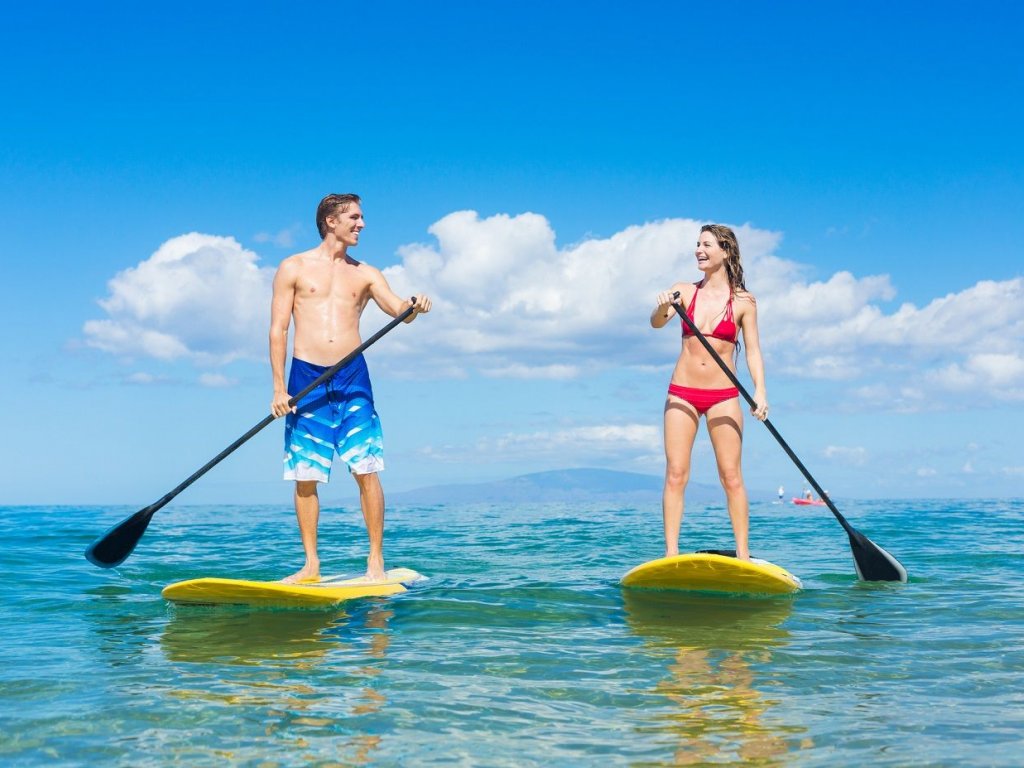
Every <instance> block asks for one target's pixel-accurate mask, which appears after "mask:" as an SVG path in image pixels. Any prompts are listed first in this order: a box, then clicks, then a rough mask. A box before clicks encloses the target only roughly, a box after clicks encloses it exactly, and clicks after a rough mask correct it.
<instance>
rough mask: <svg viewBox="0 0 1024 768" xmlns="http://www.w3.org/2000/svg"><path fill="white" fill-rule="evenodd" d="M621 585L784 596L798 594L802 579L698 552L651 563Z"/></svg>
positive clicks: (768, 567) (755, 562) (762, 564)
mask: <svg viewBox="0 0 1024 768" xmlns="http://www.w3.org/2000/svg"><path fill="white" fill-rule="evenodd" d="M622 586H624V587H636V588H640V589H678V590H688V591H693V592H735V593H737V594H748V595H783V594H788V593H790V592H796V591H798V590H799V589H800V588H801V587H802V586H803V585H802V584H801V583H800V579H798V578H797V577H796V576H794V575H793V574H791V573H790V572H789V571H787V570H786V569H785V568H780V567H779V566H777V565H773V564H772V563H769V562H768V561H767V560H758V559H754V560H753V561H752V562H749V563H748V562H746V561H744V560H737V559H736V558H735V557H728V556H726V555H718V554H711V553H706V552H695V553H694V554H690V555H674V556H673V557H663V558H661V559H659V560H651V561H650V562H648V563H643V564H642V565H638V566H637V567H636V568H634V569H633V570H631V571H630V572H629V573H627V574H626V575H625V576H623V577H622Z"/></svg>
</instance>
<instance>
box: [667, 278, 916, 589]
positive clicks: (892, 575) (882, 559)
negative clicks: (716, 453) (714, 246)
mask: <svg viewBox="0 0 1024 768" xmlns="http://www.w3.org/2000/svg"><path fill="white" fill-rule="evenodd" d="M673 296H674V298H675V299H676V301H673V302H672V307H673V309H675V311H676V314H677V315H679V317H680V318H681V319H682V321H683V322H684V323H686V327H687V328H689V329H690V330H691V331H693V334H694V335H695V336H696V337H697V338H698V339H699V340H700V343H701V344H703V345H704V349H706V350H707V351H708V353H709V354H710V355H711V357H713V358H714V359H715V362H716V363H718V365H719V367H721V369H722V370H723V371H724V372H725V375H726V376H728V377H729V380H730V381H731V382H732V383H733V385H734V386H735V387H736V388H737V389H738V390H739V391H740V394H741V395H743V398H744V399H745V400H746V401H747V403H749V404H750V407H751V408H756V403H754V398H752V397H751V396H750V393H749V392H747V390H746V388H745V387H744V386H743V385H742V384H741V383H740V380H739V379H737V378H736V375H735V374H734V373H733V372H732V371H731V370H729V366H727V365H726V364H725V361H724V360H722V358H721V357H719V355H718V353H717V352H715V350H714V348H713V347H712V346H711V344H710V343H708V340H707V339H706V338H704V334H703V333H701V332H700V329H699V328H697V324H696V323H694V322H693V320H691V319H690V318H689V316H688V315H687V314H686V311H685V310H684V309H683V308H682V307H681V306H679V304H678V303H677V302H678V299H679V291H676V292H675V293H674V294H673ZM763 424H764V425H765V426H766V427H768V431H769V432H771V433H772V437H774V438H775V439H776V440H777V441H778V442H779V445H781V446H782V450H784V451H785V452H786V453H787V454H788V455H789V458H791V459H792V460H793V463H794V464H796V466H797V469H799V470H800V471H801V472H802V473H803V475H804V477H806V478H807V482H809V483H810V484H811V487H812V488H814V490H815V491H817V492H818V496H819V497H820V498H821V500H822V501H824V502H825V504H826V505H827V506H828V508H829V509H830V510H831V512H832V514H833V515H835V516H836V520H838V521H839V524H840V525H841V526H843V530H845V531H846V535H847V536H849V537H850V549H851V550H852V551H853V564H854V566H855V567H856V569H857V577H858V578H860V579H861V580H862V581H906V580H907V569H906V568H904V567H903V565H902V564H901V563H900V561H899V560H897V559H896V558H895V557H893V556H892V555H890V554H889V553H888V552H886V551H885V550H884V549H882V548H881V547H880V546H878V545H877V544H875V543H874V542H873V541H871V539H869V538H868V537H867V536H865V535H864V534H862V533H861V532H860V531H858V530H857V529H856V528H854V527H853V526H852V525H850V523H849V522H847V520H846V518H845V517H843V516H842V515H841V514H840V513H839V510H838V509H836V507H835V505H834V504H833V503H832V500H831V499H830V498H829V497H828V495H827V494H826V493H825V492H824V491H823V490H822V489H821V486H820V485H818V482H817V480H815V479H814V478H813V477H811V473H810V472H808V471H807V467H805V466H804V464H803V462H802V461H800V459H799V458H797V455H796V454H795V453H793V449H792V448H790V447H789V444H788V443H786V441H785V440H783V439H782V435H780V434H779V432H778V430H777V429H775V427H774V425H773V424H772V423H771V422H770V421H769V420H768V419H765V420H764V422H763Z"/></svg>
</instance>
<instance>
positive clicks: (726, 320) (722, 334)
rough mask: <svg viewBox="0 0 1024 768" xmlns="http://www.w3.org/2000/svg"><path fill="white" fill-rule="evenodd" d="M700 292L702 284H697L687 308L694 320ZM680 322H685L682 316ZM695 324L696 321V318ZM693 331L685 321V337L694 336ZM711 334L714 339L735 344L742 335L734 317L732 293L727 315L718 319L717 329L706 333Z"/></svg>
mask: <svg viewBox="0 0 1024 768" xmlns="http://www.w3.org/2000/svg"><path fill="white" fill-rule="evenodd" d="M699 292H700V284H699V283H697V284H696V285H695V288H694V291H693V298H692V299H691V300H690V306H688V307H687V308H686V316H687V317H688V318H690V319H691V320H693V310H694V307H695V306H696V305H697V294H698V293H699ZM679 322H680V323H683V320H682V318H680V319H679ZM694 324H696V321H695V320H694ZM693 335H694V333H693V331H691V330H690V326H688V325H687V324H686V323H683V338H686V337H687V336H693ZM704 335H705V336H710V337H711V338H713V339H720V340H722V341H728V342H729V343H730V344H735V343H736V339H737V337H739V335H740V329H739V328H738V327H737V325H736V321H735V320H733V317H732V295H731V294H730V295H729V301H727V302H726V304H725V316H724V317H723V318H722V319H721V320H719V321H718V325H716V326H715V330H713V331H712V332H711V333H706V334H704Z"/></svg>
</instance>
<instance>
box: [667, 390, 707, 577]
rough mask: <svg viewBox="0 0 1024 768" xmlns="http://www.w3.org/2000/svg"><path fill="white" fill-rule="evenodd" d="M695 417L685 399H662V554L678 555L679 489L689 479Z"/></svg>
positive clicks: (680, 505) (695, 425) (695, 432)
mask: <svg viewBox="0 0 1024 768" xmlns="http://www.w3.org/2000/svg"><path fill="white" fill-rule="evenodd" d="M699 418H700V417H699V416H698V415H697V411H696V409H694V407H693V406H692V405H690V404H689V403H687V402H686V401H685V400H681V399H680V398H678V397H672V396H670V397H669V398H668V400H666V401H665V489H664V491H663V493H662V497H661V514H662V519H663V521H664V525H665V557H671V556H672V555H678V554H679V526H680V525H681V524H682V522H683V492H684V490H685V489H686V481H687V480H689V479H690V452H691V451H692V450H693V439H694V437H695V436H696V435H697V423H698V421H699Z"/></svg>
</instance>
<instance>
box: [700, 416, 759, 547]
mask: <svg viewBox="0 0 1024 768" xmlns="http://www.w3.org/2000/svg"><path fill="white" fill-rule="evenodd" d="M707 420H708V434H709V435H710V436H711V446H712V447H713V448H714V449H715V461H716V462H717V463H718V478H719V480H721V481H722V488H723V489H724V490H725V499H726V504H727V506H728V509H729V520H730V521H731V522H732V532H733V534H734V535H735V536H736V557H738V558H739V559H740V560H749V559H750V549H749V544H748V530H749V527H750V507H749V504H748V501H747V489H746V487H744V485H743V470H742V468H741V456H742V453H743V412H742V411H741V410H740V401H739V398H735V397H734V398H732V399H730V400H725V401H724V402H721V403H717V404H715V405H713V406H711V407H710V408H709V409H708V412H707Z"/></svg>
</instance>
